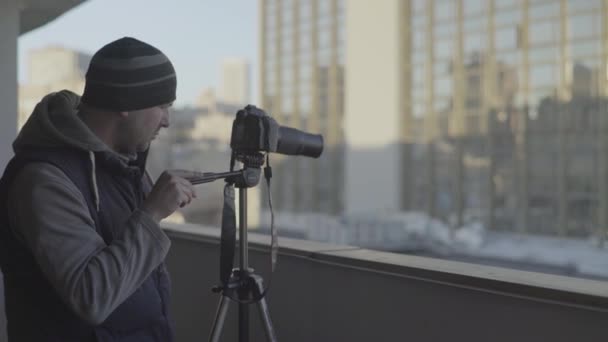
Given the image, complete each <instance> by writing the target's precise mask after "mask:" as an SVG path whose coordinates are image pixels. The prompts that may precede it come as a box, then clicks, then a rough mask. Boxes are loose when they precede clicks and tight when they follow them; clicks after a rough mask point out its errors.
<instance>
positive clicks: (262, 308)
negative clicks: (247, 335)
mask: <svg viewBox="0 0 608 342" xmlns="http://www.w3.org/2000/svg"><path fill="white" fill-rule="evenodd" d="M252 279H253V280H254V283H253V289H252V290H253V292H254V294H255V296H260V295H261V294H262V290H263V288H264V286H262V277H260V276H258V275H253V276H252ZM257 306H258V310H259V312H260V318H261V319H262V323H263V324H264V331H265V332H266V339H267V340H268V341H270V342H277V335H276V334H275V333H274V327H273V326H272V321H271V320H270V311H269V310H268V304H266V298H262V299H260V301H259V302H258V303H257Z"/></svg>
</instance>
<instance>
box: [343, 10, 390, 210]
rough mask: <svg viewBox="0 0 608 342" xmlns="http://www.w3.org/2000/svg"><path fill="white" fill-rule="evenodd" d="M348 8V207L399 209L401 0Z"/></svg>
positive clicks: (346, 207) (346, 114)
mask: <svg viewBox="0 0 608 342" xmlns="http://www.w3.org/2000/svg"><path fill="white" fill-rule="evenodd" d="M345 7H346V32H348V34H347V35H346V53H345V56H346V70H347V73H346V82H345V89H346V97H345V114H344V133H345V138H346V144H347V150H346V186H345V194H344V198H345V211H346V212H349V213H352V212H358V211H362V210H365V211H370V210H371V211H373V210H384V209H388V210H390V209H399V206H400V203H399V200H400V198H399V195H400V186H399V184H400V183H399V174H400V165H399V160H400V158H399V156H400V155H399V149H397V148H394V146H396V144H398V143H399V113H400V109H399V96H400V95H401V94H400V86H399V77H400V74H399V58H400V54H399V46H400V44H399V0H383V1H368V0H348V1H347V2H346V6H345ZM371 150H373V151H374V154H371V155H370V154H369V153H368V152H369V151H371ZM362 184H369V186H368V187H364V186H362Z"/></svg>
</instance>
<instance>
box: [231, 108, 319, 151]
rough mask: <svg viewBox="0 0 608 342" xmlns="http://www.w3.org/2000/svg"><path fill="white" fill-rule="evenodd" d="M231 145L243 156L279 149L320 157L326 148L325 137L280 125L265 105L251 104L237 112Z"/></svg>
mask: <svg viewBox="0 0 608 342" xmlns="http://www.w3.org/2000/svg"><path fill="white" fill-rule="evenodd" d="M230 148H232V150H233V151H234V152H235V153H236V154H237V155H241V156H243V155H244V156H246V155H251V154H255V153H258V152H275V153H280V154H286V155H294V156H300V155H301V156H306V157H311V158H318V157H319V156H320V155H321V153H322V152H323V137H322V136H321V135H319V134H310V133H306V132H303V131H300V130H297V129H295V128H291V127H285V126H280V125H279V124H278V123H277V122H276V121H275V120H274V119H273V118H272V117H271V116H270V115H268V114H266V112H264V111H263V110H262V109H260V108H257V107H255V106H253V105H248V106H246V107H245V108H244V109H241V110H239V111H238V112H237V113H236V118H235V119H234V121H233V123H232V134H231V137H230Z"/></svg>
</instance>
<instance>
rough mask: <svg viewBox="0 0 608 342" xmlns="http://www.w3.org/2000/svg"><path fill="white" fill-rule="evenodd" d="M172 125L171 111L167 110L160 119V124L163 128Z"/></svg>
mask: <svg viewBox="0 0 608 342" xmlns="http://www.w3.org/2000/svg"><path fill="white" fill-rule="evenodd" d="M170 125H171V122H170V120H169V111H168V110H167V111H166V112H165V114H164V115H163V118H162V119H161V120H160V126H161V127H163V128H167V127H169V126H170Z"/></svg>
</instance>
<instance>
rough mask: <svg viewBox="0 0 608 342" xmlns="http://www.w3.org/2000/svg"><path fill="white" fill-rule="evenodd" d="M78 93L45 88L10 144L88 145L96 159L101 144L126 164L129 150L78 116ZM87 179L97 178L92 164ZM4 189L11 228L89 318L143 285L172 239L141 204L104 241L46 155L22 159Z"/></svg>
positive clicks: (98, 319)
mask: <svg viewBox="0 0 608 342" xmlns="http://www.w3.org/2000/svg"><path fill="white" fill-rule="evenodd" d="M79 100H80V99H79V97H78V96H77V95H76V94H74V93H71V92H68V91H62V92H59V93H53V94H50V95H48V96H46V97H45V98H44V99H43V100H42V101H41V102H40V103H39V104H38V105H37V106H36V109H35V110H34V113H33V114H32V116H31V117H30V118H29V120H28V121H27V123H26V124H25V126H24V127H23V129H22V130H21V132H20V134H19V136H18V137H17V139H16V140H15V142H14V144H13V148H14V150H15V152H16V153H18V152H19V151H20V150H21V149H24V148H28V147H74V148H78V149H81V150H84V151H88V152H89V155H90V160H91V163H92V164H93V166H94V165H95V154H94V153H93V152H99V151H107V152H110V153H112V155H113V156H115V157H116V158H118V159H120V160H121V161H122V162H124V163H125V164H126V163H127V162H128V158H127V157H125V156H122V155H119V154H117V153H114V152H112V151H111V150H110V149H109V147H108V146H106V145H105V144H104V143H103V142H102V141H101V140H100V139H99V138H97V136H95V135H94V134H93V133H92V132H91V130H89V128H88V127H87V126H86V125H85V124H84V122H83V121H81V120H80V119H79V117H78V116H77V110H76V108H77V105H78V103H79ZM92 169H93V170H95V167H93V168H92ZM91 182H92V184H94V185H95V184H96V182H95V173H94V172H93V173H92V174H91ZM95 186H96V185H95ZM95 192H97V191H95ZM8 196H9V197H8V206H9V208H8V209H9V220H10V226H11V227H13V230H14V231H13V232H14V234H15V235H16V236H17V238H18V239H20V240H22V241H23V242H24V243H25V245H26V246H27V247H28V248H29V250H30V251H31V252H32V254H33V256H34V258H35V260H36V262H37V263H38V264H39V266H40V268H41V270H42V272H43V273H44V275H45V276H46V278H47V279H48V280H49V281H50V283H51V284H52V286H53V287H54V288H55V290H56V291H57V293H58V294H59V296H60V297H61V298H62V300H63V301H64V302H65V303H66V304H67V305H68V306H69V307H70V308H71V309H72V310H73V311H74V312H75V313H76V314H77V315H78V316H79V317H81V318H82V319H84V320H85V321H87V322H89V323H91V324H94V325H97V324H100V323H102V322H103V321H104V320H105V319H106V318H107V317H108V316H109V315H110V314H111V313H112V312H113V311H114V309H115V308H116V307H117V306H118V305H120V304H121V303H122V302H123V301H124V300H125V299H126V298H128V297H129V296H130V295H131V294H132V293H133V292H134V291H135V290H136V289H138V287H140V286H141V284H142V283H143V282H144V280H145V279H146V278H147V277H148V276H149V275H150V274H151V272H152V271H153V270H154V269H155V268H157V267H158V266H159V265H160V264H162V262H163V260H164V258H165V256H166V254H167V252H168V250H169V247H170V241H169V239H168V238H167V236H166V235H165V234H164V232H163V231H162V230H161V228H160V227H159V225H158V224H157V223H156V222H155V221H154V220H153V219H152V218H151V217H150V216H149V214H147V213H146V212H144V211H141V210H135V211H134V212H133V213H132V215H131V216H130V217H129V219H128V220H127V222H126V223H125V227H122V229H118V231H121V232H122V236H119V237H116V238H115V239H114V240H113V241H112V242H111V243H110V244H109V245H108V244H106V243H105V242H104V240H103V238H102V237H101V236H100V235H99V234H98V233H97V232H96V230H95V224H94V221H93V219H92V218H91V214H90V212H89V209H88V207H87V204H86V202H85V199H84V197H83V195H82V193H81V192H80V190H79V189H78V188H77V187H76V186H75V185H74V183H73V182H72V181H71V180H70V179H68V178H67V176H66V175H65V174H64V173H63V172H62V171H61V170H60V169H58V168H57V167H55V166H53V165H51V164H48V163H30V164H27V165H26V166H25V167H24V168H23V169H22V170H21V171H20V172H19V173H18V175H17V176H16V178H15V180H14V182H13V184H12V185H11V187H10V190H9V195H8ZM98 200H99V199H98V198H96V201H98ZM97 204H98V203H97ZM59 247H60V248H59Z"/></svg>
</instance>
